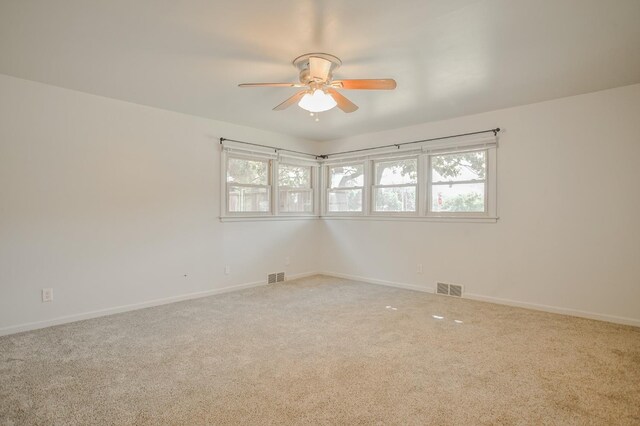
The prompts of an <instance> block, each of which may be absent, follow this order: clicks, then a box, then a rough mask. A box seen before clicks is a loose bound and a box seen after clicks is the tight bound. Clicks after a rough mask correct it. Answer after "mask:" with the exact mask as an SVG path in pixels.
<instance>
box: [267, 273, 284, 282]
mask: <svg viewBox="0 0 640 426" xmlns="http://www.w3.org/2000/svg"><path fill="white" fill-rule="evenodd" d="M282 281H284V272H277V273H275V274H269V275H268V276H267V283H268V284H273V283H281V282H282Z"/></svg>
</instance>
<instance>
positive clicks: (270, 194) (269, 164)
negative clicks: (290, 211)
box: [223, 153, 273, 216]
mask: <svg viewBox="0 0 640 426" xmlns="http://www.w3.org/2000/svg"><path fill="white" fill-rule="evenodd" d="M232 158H237V159H241V160H248V161H261V162H265V163H267V184H266V185H256V184H248V183H233V182H227V170H228V169H229V160H230V159H232ZM223 164H224V165H225V167H224V182H223V185H224V194H225V196H224V199H225V202H224V213H225V216H271V214H272V213H273V191H272V185H271V182H272V179H273V176H272V175H273V162H272V160H271V159H269V158H263V157H260V156H257V155H256V156H252V155H243V154H239V153H238V154H236V153H233V154H231V155H225V158H224V163H223ZM230 186H238V187H245V188H265V189H266V190H267V195H268V197H269V211H266V212H260V211H248V212H232V211H229V187H230Z"/></svg>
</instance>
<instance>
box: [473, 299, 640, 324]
mask: <svg viewBox="0 0 640 426" xmlns="http://www.w3.org/2000/svg"><path fill="white" fill-rule="evenodd" d="M464 297H465V298H467V299H472V300H479V301H481V302H489V303H497V304H498V305H507V306H515V307H518V308H526V309H533V310H534V311H544V312H550V313H552V314H561V315H569V316H572V317H580V318H588V319H594V320H599V321H606V322H613V323H616V324H623V325H632V326H635V327H640V319H633V318H626V317H619V316H615V315H607V314H599V313H596V312H589V311H581V310H579V309H571V308H560V307H558V306H549V305H540V304H537V303H529V302H519V301H517V300H510V299H501V298H499V297H492V296H483V295H481V294H471V293H466V294H465V295H464Z"/></svg>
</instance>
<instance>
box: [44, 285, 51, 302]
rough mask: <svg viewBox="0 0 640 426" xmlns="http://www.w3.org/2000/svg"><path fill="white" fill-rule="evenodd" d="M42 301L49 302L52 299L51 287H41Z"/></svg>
mask: <svg viewBox="0 0 640 426" xmlns="http://www.w3.org/2000/svg"><path fill="white" fill-rule="evenodd" d="M42 301H43V302H51V301H53V289H52V288H43V289H42Z"/></svg>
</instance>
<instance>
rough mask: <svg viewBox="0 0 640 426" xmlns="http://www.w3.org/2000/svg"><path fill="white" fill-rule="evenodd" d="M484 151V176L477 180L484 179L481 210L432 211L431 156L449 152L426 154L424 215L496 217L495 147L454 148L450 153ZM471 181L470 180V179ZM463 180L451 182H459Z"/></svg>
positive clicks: (470, 217)
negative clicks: (482, 209)
mask: <svg viewBox="0 0 640 426" xmlns="http://www.w3.org/2000/svg"><path fill="white" fill-rule="evenodd" d="M478 151H484V152H485V153H486V157H485V160H486V169H485V178H484V179H482V180H478V182H479V181H484V211H483V212H434V211H432V210H431V196H432V192H431V191H432V186H433V178H432V169H431V158H432V157H433V156H437V155H447V154H449V152H437V153H435V152H433V153H429V154H427V158H426V166H427V180H426V187H427V188H426V204H425V216H426V217H430V218H451V217H453V218H469V219H472V218H496V219H497V211H496V198H497V193H496V192H497V185H496V155H497V152H496V151H497V149H496V147H485V148H481V149H478V148H475V149H468V150H466V151H465V150H456V151H452V152H451V153H452V154H462V153H467V152H478ZM470 182H471V181H470ZM461 183H464V181H459V182H455V183H453V184H454V185H455V184H461Z"/></svg>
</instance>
